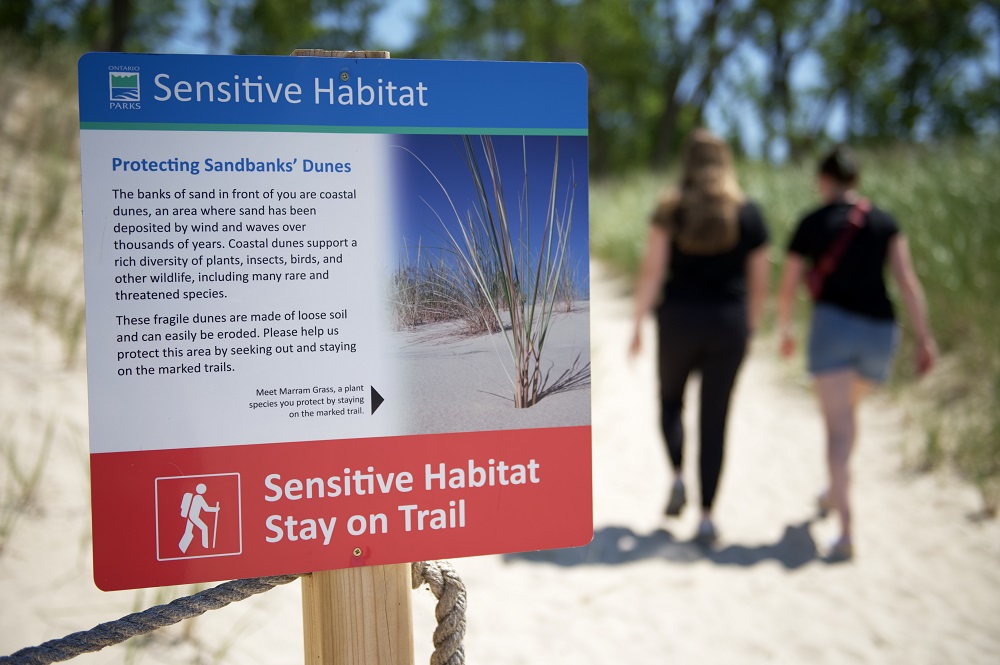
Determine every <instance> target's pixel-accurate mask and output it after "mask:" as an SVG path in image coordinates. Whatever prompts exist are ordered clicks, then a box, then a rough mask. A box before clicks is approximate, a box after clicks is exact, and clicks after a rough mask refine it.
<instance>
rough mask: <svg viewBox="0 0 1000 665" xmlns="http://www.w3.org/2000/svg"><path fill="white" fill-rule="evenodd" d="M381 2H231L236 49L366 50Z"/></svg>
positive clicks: (277, 51) (262, 51) (281, 52)
mask: <svg viewBox="0 0 1000 665" xmlns="http://www.w3.org/2000/svg"><path fill="white" fill-rule="evenodd" d="M382 5H383V0H250V1H249V2H237V3H236V4H235V6H234V8H233V10H232V25H233V28H234V29H235V31H236V33H237V34H238V35H239V36H240V37H239V40H238V41H237V43H236V46H235V49H234V50H235V51H236V52H237V53H257V54H266V55H287V54H289V53H291V52H292V51H293V50H294V49H296V48H323V49H331V50H362V49H370V48H372V45H371V43H370V39H371V22H372V17H373V16H374V15H375V14H376V13H377V12H378V11H379V10H380V9H381V8H382Z"/></svg>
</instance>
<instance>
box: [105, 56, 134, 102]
mask: <svg viewBox="0 0 1000 665" xmlns="http://www.w3.org/2000/svg"><path fill="white" fill-rule="evenodd" d="M108 91H109V95H110V99H111V108H112V109H126V110H127V109H138V108H140V107H139V68H138V67H115V68H114V69H113V70H112V71H109V72H108Z"/></svg>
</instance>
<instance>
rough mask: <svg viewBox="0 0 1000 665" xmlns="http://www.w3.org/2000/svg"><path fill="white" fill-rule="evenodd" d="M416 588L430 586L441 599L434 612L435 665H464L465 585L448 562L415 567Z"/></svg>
mask: <svg viewBox="0 0 1000 665" xmlns="http://www.w3.org/2000/svg"><path fill="white" fill-rule="evenodd" d="M411 577H412V578H413V588H414V589H418V588H420V585H421V584H423V583H424V582H427V586H429V587H430V589H431V593H433V594H434V597H435V598H437V599H438V603H437V607H435V608H434V617H435V618H436V619H437V628H435V629H434V653H432V654H431V665H464V663H465V646H464V645H463V644H462V640H464V639H465V584H463V583H462V579H461V578H460V577H459V576H458V573H457V572H455V569H454V568H452V565H451V564H450V563H448V562H447V561H421V562H419V563H414V564H412V566H411Z"/></svg>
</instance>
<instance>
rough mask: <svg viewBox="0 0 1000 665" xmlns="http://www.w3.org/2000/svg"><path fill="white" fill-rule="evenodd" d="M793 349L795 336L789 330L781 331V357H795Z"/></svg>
mask: <svg viewBox="0 0 1000 665" xmlns="http://www.w3.org/2000/svg"><path fill="white" fill-rule="evenodd" d="M795 347H796V343H795V335H793V334H792V332H791V331H790V330H785V331H783V332H782V333H781V348H780V350H781V357H782V358H791V357H792V356H793V355H795Z"/></svg>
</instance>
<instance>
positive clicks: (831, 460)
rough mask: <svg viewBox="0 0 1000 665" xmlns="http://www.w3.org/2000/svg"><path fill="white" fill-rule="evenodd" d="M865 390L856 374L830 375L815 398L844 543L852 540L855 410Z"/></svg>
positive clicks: (821, 379)
mask: <svg viewBox="0 0 1000 665" xmlns="http://www.w3.org/2000/svg"><path fill="white" fill-rule="evenodd" d="M864 390H865V385H864V382H862V381H861V380H860V379H859V378H858V376H857V374H855V372H854V371H853V370H843V371H838V372H830V373H826V374H821V375H819V376H817V377H816V394H817V396H818V397H819V403H820V409H821V410H822V412H823V420H824V422H825V424H826V437H827V449H826V451H827V466H828V469H829V473H830V490H829V497H830V502H831V504H832V505H833V508H834V509H835V510H836V511H837V514H838V515H839V517H840V529H841V536H840V539H841V541H842V542H845V543H850V542H851V536H852V534H851V501H850V484H851V470H850V459H851V451H852V450H853V448H854V441H855V437H856V432H857V425H856V420H855V406H856V405H857V400H858V399H860V396H861V395H862V394H863V392H864Z"/></svg>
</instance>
